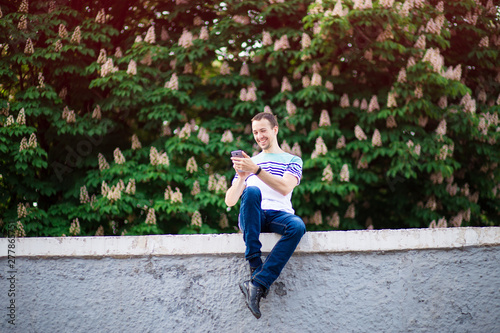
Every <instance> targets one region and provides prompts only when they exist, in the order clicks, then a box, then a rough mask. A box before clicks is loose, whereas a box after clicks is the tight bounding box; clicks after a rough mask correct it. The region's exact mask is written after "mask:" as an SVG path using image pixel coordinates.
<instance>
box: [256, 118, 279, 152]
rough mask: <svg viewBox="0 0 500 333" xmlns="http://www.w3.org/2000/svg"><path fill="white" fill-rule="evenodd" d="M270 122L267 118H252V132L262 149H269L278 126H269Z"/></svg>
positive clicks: (274, 139)
mask: <svg viewBox="0 0 500 333" xmlns="http://www.w3.org/2000/svg"><path fill="white" fill-rule="evenodd" d="M271 126H272V125H271V123H270V122H269V120H267V119H261V120H254V121H253V122H252V132H253V137H254V139H255V142H257V144H258V145H259V147H260V148H261V149H262V150H266V149H269V148H270V147H271V146H272V145H273V144H274V142H275V141H276V135H277V134H278V127H277V126H275V127H274V128H272V127H271Z"/></svg>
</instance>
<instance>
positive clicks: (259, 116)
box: [252, 112, 279, 128]
mask: <svg viewBox="0 0 500 333" xmlns="http://www.w3.org/2000/svg"><path fill="white" fill-rule="evenodd" d="M262 119H267V120H268V121H269V123H270V124H271V128H274V127H275V126H278V127H279V125H278V119H276V116H275V115H274V114H272V113H269V112H261V113H258V114H256V115H255V117H253V118H252V122H254V121H258V120H262Z"/></svg>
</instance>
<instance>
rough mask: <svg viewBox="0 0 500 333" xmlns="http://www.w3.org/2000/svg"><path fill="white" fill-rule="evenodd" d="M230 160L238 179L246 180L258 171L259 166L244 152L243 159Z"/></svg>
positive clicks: (234, 158) (232, 158) (233, 158)
mask: <svg viewBox="0 0 500 333" xmlns="http://www.w3.org/2000/svg"><path fill="white" fill-rule="evenodd" d="M231 160H232V161H233V168H234V170H236V172H237V173H238V177H241V178H242V179H246V178H247V177H248V176H250V175H251V174H252V173H256V172H257V170H258V169H259V166H258V165H257V164H255V163H254V161H252V159H251V158H250V156H248V155H247V153H245V152H243V157H231Z"/></svg>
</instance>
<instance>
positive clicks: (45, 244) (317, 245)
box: [0, 227, 500, 258]
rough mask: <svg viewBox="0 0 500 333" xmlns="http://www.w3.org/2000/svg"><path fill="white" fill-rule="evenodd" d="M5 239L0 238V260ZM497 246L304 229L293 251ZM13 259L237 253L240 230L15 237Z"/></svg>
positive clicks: (485, 236)
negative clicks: (220, 232)
mask: <svg viewBox="0 0 500 333" xmlns="http://www.w3.org/2000/svg"><path fill="white" fill-rule="evenodd" d="M279 237H280V236H279V235H277V234H262V235H261V242H262V251H263V252H264V253H266V252H269V251H270V250H271V249H272V247H273V246H274V244H275V243H276V242H277V241H278V240H279ZM7 245H8V239H6V238H2V239H0V258H2V257H3V258H4V257H6V256H7V250H8V246H7ZM498 245H500V227H486V228H472V227H469V228H446V229H397V230H353V231H327V232H308V233H306V234H305V235H304V237H303V238H302V240H301V242H300V244H299V246H298V248H297V250H296V253H334V252H369V251H406V250H419V249H453V248H463V247H471V246H498ZM15 252H16V257H131V256H165V255H222V254H242V253H244V252H245V247H244V243H243V239H242V235H241V234H218V235H152V236H120V237H47V238H18V239H16V243H15Z"/></svg>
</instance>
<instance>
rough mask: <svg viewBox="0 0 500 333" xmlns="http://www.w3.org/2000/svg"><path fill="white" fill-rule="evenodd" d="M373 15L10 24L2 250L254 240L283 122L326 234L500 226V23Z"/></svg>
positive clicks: (376, 10) (478, 16)
mask: <svg viewBox="0 0 500 333" xmlns="http://www.w3.org/2000/svg"><path fill="white" fill-rule="evenodd" d="M368 3H369V2H364V1H349V0H346V1H342V2H340V1H336V0H335V1H333V0H332V1H326V0H324V1H322V4H318V3H316V2H312V1H311V0H289V1H284V2H281V1H264V0H252V1H233V0H230V1H225V2H212V1H204V2H199V1H192V0H190V1H181V0H176V1H173V0H171V1H139V2H137V3H135V5H134V6H129V4H128V2H116V3H113V4H110V5H109V6H108V5H106V8H105V9H102V4H101V3H100V2H98V1H91V2H78V1H65V2H61V1H55V2H46V1H31V2H30V3H29V4H28V5H27V6H26V4H27V2H26V3H24V2H22V1H17V2H10V3H9V4H6V5H0V9H1V15H2V17H1V19H0V82H1V84H0V110H1V111H0V224H1V228H2V233H3V234H4V235H6V234H7V230H8V224H9V223H16V234H17V235H18V236H23V235H26V236H61V235H95V234H100V235H104V234H105V235H143V234H164V233H217V232H234V231H235V230H237V218H238V206H236V207H233V208H231V209H228V208H227V207H226V205H225V203H224V196H225V191H226V189H227V187H228V186H229V185H230V181H231V179H232V177H233V176H234V170H233V169H232V167H231V162H230V159H229V156H230V152H231V150H234V149H244V150H245V151H246V152H247V153H249V154H252V153H256V152H257V151H256V149H257V147H256V146H255V145H254V142H253V138H252V135H251V131H250V128H249V122H250V119H251V118H252V117H253V115H255V114H256V113H258V112H261V111H263V110H265V109H267V108H269V109H271V110H272V112H273V113H274V114H276V115H277V116H278V118H279V121H280V124H281V127H280V134H279V139H280V140H281V143H282V148H283V149H284V150H287V151H291V152H292V153H295V154H298V155H300V156H301V157H302V159H303V161H304V170H303V178H302V180H301V183H300V185H299V186H298V187H297V188H296V189H295V190H294V195H293V204H294V207H295V209H296V212H297V214H298V215H300V216H301V217H303V218H304V220H305V221H306V223H307V224H308V226H307V228H308V230H330V229H362V228H367V227H369V228H372V227H374V228H408V227H412V228H418V227H428V226H429V225H430V224H431V225H434V224H439V225H441V226H442V225H444V224H445V221H446V222H447V224H448V225H449V226H459V225H461V226H487V225H499V224H498V221H499V218H498V216H499V214H500V208H499V207H500V185H499V180H500V172H499V169H498V164H499V163H500V149H499V148H500V147H499V139H500V127H499V121H498V116H499V113H500V106H499V104H500V99H499V98H500V97H499V93H500V76H499V75H500V74H499V72H498V65H497V64H498V59H499V54H498V53H499V51H498V49H499V48H498V46H499V45H500V36H499V35H498V33H496V34H495V31H496V29H497V27H498V25H499V24H500V17H499V15H498V9H497V8H496V7H494V6H493V3H492V2H491V1H487V2H486V1H482V2H478V1H473V0H468V1H452V2H445V1H442V2H439V1H435V0H430V1H425V2H424V1H422V2H411V1H406V2H403V1H394V2H391V1H372V6H371V7H370V8H364V4H368ZM339 6H340V7H339ZM26 8H27V9H26ZM346 170H347V171H348V175H347V173H346ZM432 221H434V223H431V222H432Z"/></svg>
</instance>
